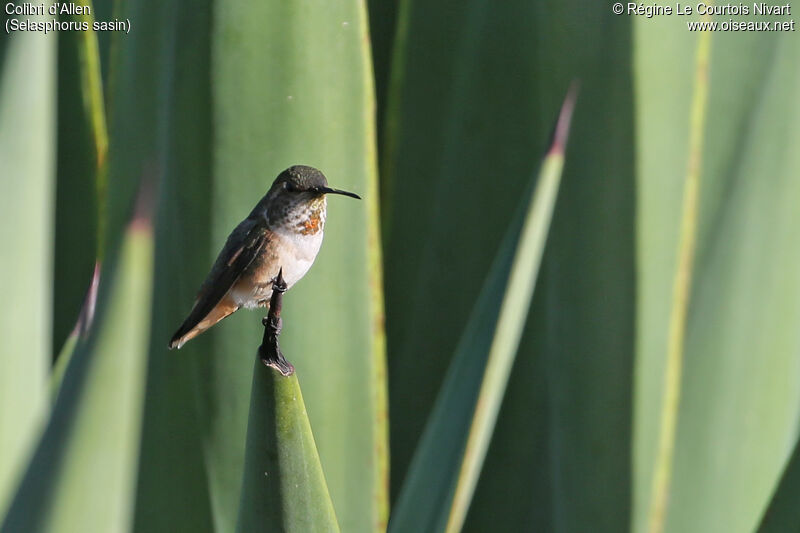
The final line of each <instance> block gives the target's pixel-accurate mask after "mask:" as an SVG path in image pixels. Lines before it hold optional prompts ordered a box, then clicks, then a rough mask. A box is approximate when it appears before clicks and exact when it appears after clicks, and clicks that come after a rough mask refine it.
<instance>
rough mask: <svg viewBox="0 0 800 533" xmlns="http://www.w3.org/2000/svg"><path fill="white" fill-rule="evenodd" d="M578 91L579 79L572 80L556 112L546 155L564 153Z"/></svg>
mask: <svg viewBox="0 0 800 533" xmlns="http://www.w3.org/2000/svg"><path fill="white" fill-rule="evenodd" d="M579 91H580V81H579V80H573V82H572V83H571V84H570V86H569V90H568V91H567V96H566V97H565V98H564V103H563V104H562V105H561V112H560V113H559V114H558V121H557V122H556V127H555V129H554V130H553V140H552V143H551V144H550V150H549V151H548V152H547V155H556V154H558V155H564V151H565V150H566V148H567V139H568V138H569V128H570V124H571V123H572V112H573V111H574V110H575V101H576V100H577V98H578V92H579Z"/></svg>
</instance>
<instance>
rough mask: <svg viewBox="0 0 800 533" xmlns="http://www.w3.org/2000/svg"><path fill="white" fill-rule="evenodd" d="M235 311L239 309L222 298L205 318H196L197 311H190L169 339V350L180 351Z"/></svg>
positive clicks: (227, 299)
mask: <svg viewBox="0 0 800 533" xmlns="http://www.w3.org/2000/svg"><path fill="white" fill-rule="evenodd" d="M237 309H239V306H238V305H236V304H235V303H233V301H232V299H230V298H224V299H223V300H222V301H221V302H220V303H218V304H217V305H216V306H215V307H214V308H213V309H212V310H211V312H210V313H208V314H207V315H206V316H205V317H198V316H196V315H195V312H196V310H197V309H196V308H195V309H192V312H191V313H189V316H188V317H187V318H186V320H184V321H183V324H181V327H179V328H178V331H176V332H175V335H173V336H172V339H170V341H169V349H170V350H172V349H174V348H178V349H180V348H181V346H183V345H184V344H186V342H187V341H190V340H192V339H193V338H195V337H197V336H198V335H200V334H201V333H203V332H204V331H205V330H207V329H208V328H210V327H211V326H213V325H214V324H216V323H217V322H219V321H220V320H222V319H223V318H225V317H226V316H228V315H230V314H231V313H233V312H234V311H236V310H237Z"/></svg>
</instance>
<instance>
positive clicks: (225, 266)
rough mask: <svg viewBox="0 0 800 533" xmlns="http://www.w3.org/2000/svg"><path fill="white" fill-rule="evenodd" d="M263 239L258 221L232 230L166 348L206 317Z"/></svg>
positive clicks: (262, 229) (263, 230)
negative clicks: (188, 311) (187, 312)
mask: <svg viewBox="0 0 800 533" xmlns="http://www.w3.org/2000/svg"><path fill="white" fill-rule="evenodd" d="M267 240H268V237H267V232H266V226H265V224H264V223H263V221H262V220H259V219H258V218H247V219H245V220H244V221H243V222H242V223H241V224H239V225H238V226H237V227H236V229H235V230H233V232H232V233H231V235H230V237H228V241H227V242H226V243H225V246H224V247H223V248H222V251H221V252H220V253H219V256H217V260H216V261H215V262H214V266H213V267H212V268H211V272H210V273H209V275H208V277H207V278H206V280H205V281H204V282H203V285H202V287H201V288H200V293H199V294H198V295H197V300H196V301H195V304H194V307H193V308H192V311H191V312H190V313H189V316H188V317H186V320H184V321H183V324H181V327H180V328H178V331H176V332H175V335H173V336H172V340H170V347H172V346H173V345H175V344H176V343H177V341H178V340H179V339H180V338H181V337H183V336H184V335H186V333H188V332H189V331H191V330H192V328H194V327H195V326H196V325H197V324H198V323H199V322H200V321H202V320H203V319H204V318H205V317H206V316H208V314H209V313H210V312H211V311H212V310H213V309H214V307H216V305H217V304H218V303H219V302H220V300H222V298H223V297H224V296H225V294H227V292H228V291H229V290H230V288H231V287H232V286H233V284H234V283H236V280H238V279H239V277H240V276H241V275H242V272H244V271H245V269H246V268H247V267H248V266H249V265H250V263H252V262H253V259H254V258H255V257H256V256H257V255H258V253H259V252H260V251H261V249H262V248H263V247H264V244H265V243H266V242H267Z"/></svg>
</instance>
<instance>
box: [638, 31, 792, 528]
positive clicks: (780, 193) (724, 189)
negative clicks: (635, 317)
mask: <svg viewBox="0 0 800 533" xmlns="http://www.w3.org/2000/svg"><path fill="white" fill-rule="evenodd" d="M683 32H684V30H683V29H682V28H679V27H678V26H677V25H669V24H655V25H649V24H648V25H647V29H646V30H645V29H644V28H643V27H638V26H637V31H636V34H635V35H636V39H635V45H636V49H637V51H638V53H637V56H636V63H635V65H636V68H637V77H636V83H637V93H638V94H641V95H642V97H641V98H640V99H638V102H639V103H638V108H637V112H638V116H639V117H640V119H639V124H640V130H639V133H638V139H637V144H638V145H639V146H640V147H641V152H640V156H639V159H638V162H637V164H638V167H639V182H638V187H639V209H638V213H639V216H640V219H641V223H640V230H639V234H638V236H637V238H638V243H639V247H640V252H639V258H638V260H639V272H640V273H641V280H640V285H639V287H640V293H641V300H640V306H639V324H640V329H639V331H638V333H637V336H638V338H637V344H638V346H639V348H638V355H637V357H638V360H637V365H638V367H637V368H638V375H637V389H636V390H637V396H636V415H635V416H636V418H635V424H636V427H637V433H636V436H635V444H636V455H635V463H634V464H635V471H636V478H635V479H636V484H635V493H634V494H635V499H634V502H635V511H634V518H635V526H636V530H637V531H643V530H644V522H643V520H644V516H645V514H646V511H647V504H648V500H649V495H650V483H651V475H652V473H651V472H652V470H651V465H652V461H653V457H654V455H653V452H654V449H655V448H654V443H655V436H656V435H657V433H656V432H655V427H654V423H655V421H654V420H657V417H658V414H657V413H658V412H659V411H658V410H659V409H660V398H661V391H662V383H661V380H662V375H663V357H664V349H665V346H666V342H665V341H664V339H665V334H666V321H665V319H664V317H665V316H666V314H665V313H667V312H668V309H669V301H670V299H669V297H668V296H667V297H666V298H664V295H665V294H666V295H668V294H669V291H670V290H671V278H672V272H673V269H674V265H675V249H676V240H675V235H676V233H675V231H676V220H677V219H678V216H677V214H678V213H679V211H680V207H679V206H680V204H679V202H680V191H681V188H680V180H677V179H675V176H681V175H683V174H684V173H685V169H686V165H687V161H686V149H687V146H686V132H688V106H689V101H690V100H689V99H688V98H683V96H685V95H686V94H687V91H688V90H689V88H690V87H691V84H692V74H691V71H690V69H691V63H692V60H693V47H694V40H693V39H687V38H686V35H685V34H684V33H683ZM667 39H672V40H675V41H676V42H680V43H681V44H680V49H672V50H670V51H669V52H667V51H666V50H664V49H662V48H660V47H658V46H656V45H655V43H657V42H664V41H665V40H667ZM713 39H714V44H713V51H712V58H711V64H710V78H709V79H710V91H711V92H710V95H709V110H708V116H709V119H708V124H707V127H706V130H705V133H706V142H705V149H704V150H703V162H702V178H701V180H702V185H701V192H700V198H701V204H700V216H701V218H700V235H699V240H698V254H697V259H696V264H695V269H694V277H695V282H694V285H693V290H692V294H691V303H690V308H689V323H688V330H687V337H686V345H685V361H684V372H683V374H684V379H683V384H682V395H681V403H680V409H679V412H678V430H677V442H676V450H675V459H674V473H673V482H672V485H671V491H670V496H669V509H668V514H667V523H666V530H667V531H676V532H682V531H704V532H715V531H721V532H722V531H724V532H726V533H728V532H734V533H735V532H740V531H741V532H746V531H752V530H753V529H754V528H755V527H756V526H757V524H758V520H759V519H760V517H761V515H762V513H763V509H764V508H765V507H766V505H767V502H768V501H769V497H770V495H771V494H772V492H773V490H774V487H775V486H776V483H777V481H778V479H779V476H780V472H781V468H782V466H783V465H784V463H785V461H786V459H787V456H788V454H789V452H790V450H791V447H792V444H793V443H794V441H795V439H796V435H797V430H796V421H797V419H798V415H799V414H800V410H799V408H800V372H798V370H799V369H800V367H799V366H798V365H800V359H799V358H798V355H797V354H798V346H800V331H798V329H797V327H796V324H797V323H798V320H800V299H798V298H797V294H799V293H800V249H798V247H797V240H796V234H795V233H796V232H795V231H794V228H796V227H797V226H798V223H800V219H798V210H797V208H796V205H795V204H796V199H797V198H798V197H800V172H798V169H800V159H798V154H797V151H796V150H795V149H794V148H793V146H796V145H797V142H798V140H800V137H798V135H799V133H798V125H800V114H799V113H800V100H798V96H797V95H798V87H799V86H798V82H799V81H800V69H799V68H798V64H800V63H798V53H799V52H800V48H798V43H797V40H796V39H793V38H792V36H790V35H767V34H760V33H747V34H741V33H740V34H738V35H735V36H734V35H730V34H726V33H724V32H723V33H715V34H714V37H713ZM687 69H688V71H687ZM675 80H681V83H680V84H678V85H677V86H675ZM681 131H682V132H684V133H683V134H679V133H678V132H681ZM778 376H779V377H780V378H778Z"/></svg>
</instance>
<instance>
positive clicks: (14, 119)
mask: <svg viewBox="0 0 800 533" xmlns="http://www.w3.org/2000/svg"><path fill="white" fill-rule="evenodd" d="M3 39H4V40H5V39H7V40H8V43H6V44H5V45H4V48H5V51H4V56H5V57H4V59H3V61H2V63H0V66H2V70H0V76H1V77H0V161H2V164H0V228H2V229H0V247H2V248H1V249H2V250H3V252H2V255H3V260H2V261H0V298H2V301H3V302H5V303H6V304H7V305H8V306H9V310H10V311H9V313H7V315H8V316H6V317H5V319H4V320H2V321H0V339H2V350H1V351H0V518H1V517H2V516H3V514H4V512H5V509H6V508H7V506H8V503H9V502H8V500H9V495H10V494H12V493H13V489H14V487H15V486H16V485H17V483H18V481H19V479H20V476H21V475H22V473H23V469H24V465H25V464H27V461H28V459H29V456H30V447H31V445H32V444H33V443H34V442H35V438H36V437H37V436H38V434H39V431H40V429H41V425H42V423H43V422H44V417H45V414H46V412H47V407H48V405H49V402H48V400H47V396H48V390H47V376H48V372H49V366H50V361H51V357H52V356H51V342H50V339H51V326H52V317H51V314H50V309H51V305H52V283H53V272H52V267H53V257H52V242H53V215H52V205H53V196H54V189H55V185H54V180H53V170H54V163H55V130H56V124H55V109H56V107H55V102H56V91H55V85H56V44H57V42H56V37H55V35H53V34H50V35H47V36H45V35H44V34H38V33H21V34H15V35H14V36H13V37H9V36H4V37H3Z"/></svg>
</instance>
